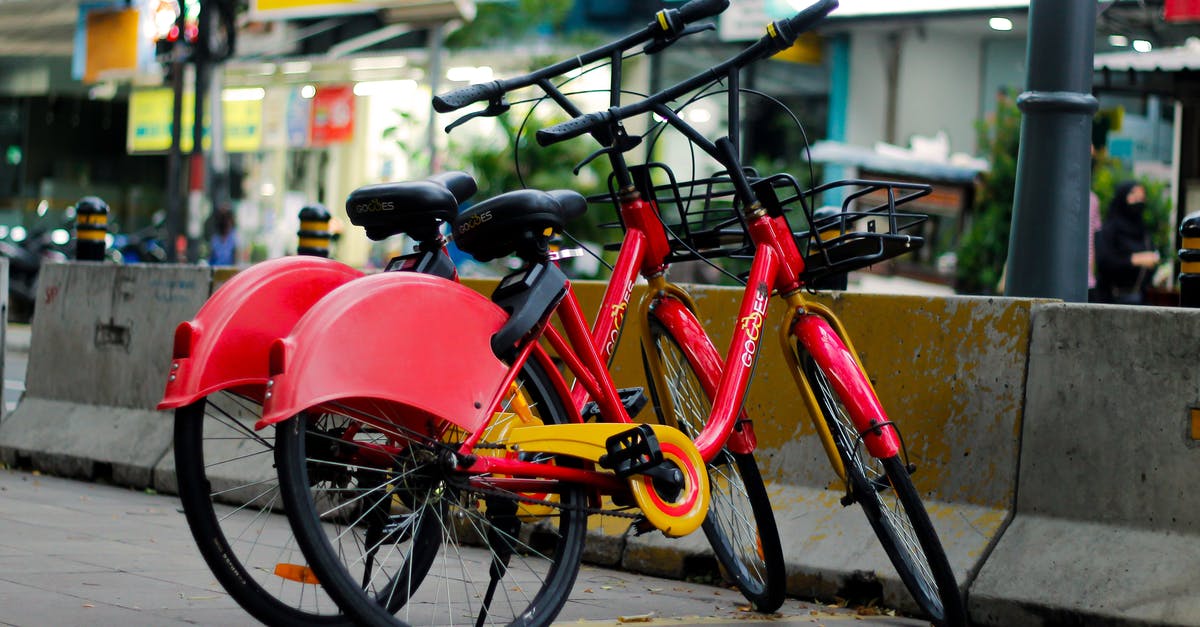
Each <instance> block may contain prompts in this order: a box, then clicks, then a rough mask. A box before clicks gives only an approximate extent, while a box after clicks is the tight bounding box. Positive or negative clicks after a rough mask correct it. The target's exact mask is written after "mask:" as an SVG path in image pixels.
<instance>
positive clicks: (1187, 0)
mask: <svg viewBox="0 0 1200 627" xmlns="http://www.w3.org/2000/svg"><path fill="white" fill-rule="evenodd" d="M1163 19H1164V20H1166V21H1168V22H1196V21H1200V0H1167V1H1166V3H1165V4H1164V5H1163Z"/></svg>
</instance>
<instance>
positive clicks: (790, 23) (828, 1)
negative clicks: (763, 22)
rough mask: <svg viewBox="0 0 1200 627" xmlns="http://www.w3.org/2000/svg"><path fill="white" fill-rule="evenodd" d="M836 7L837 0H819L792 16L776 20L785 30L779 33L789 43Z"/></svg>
mask: <svg viewBox="0 0 1200 627" xmlns="http://www.w3.org/2000/svg"><path fill="white" fill-rule="evenodd" d="M836 8H838V0H820V1H819V2H815V3H813V4H811V5H809V6H808V7H807V8H805V9H804V10H803V11H801V12H799V13H797V14H795V15H793V16H792V17H789V18H788V19H786V20H783V21H782V22H777V24H780V26H782V27H783V28H784V29H786V32H780V33H779V34H780V35H781V36H783V37H784V38H785V39H787V41H788V43H789V44H790V43H791V42H793V41H795V40H796V38H797V37H799V36H800V33H803V32H804V31H806V30H808V29H810V28H812V27H813V26H816V25H817V23H818V22H820V21H821V20H823V19H825V16H826V15H829V14H830V13H832V12H833V10H834V9H836Z"/></svg>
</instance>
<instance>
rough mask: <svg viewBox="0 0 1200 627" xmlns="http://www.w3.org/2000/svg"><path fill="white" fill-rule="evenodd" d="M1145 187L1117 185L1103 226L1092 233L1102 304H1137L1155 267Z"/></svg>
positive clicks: (1144, 296) (1156, 263)
mask: <svg viewBox="0 0 1200 627" xmlns="http://www.w3.org/2000/svg"><path fill="white" fill-rule="evenodd" d="M1145 210H1146V188H1144V187H1142V186H1141V184H1140V183H1136V182H1134V181H1126V182H1124V183H1121V184H1120V185H1118V186H1117V189H1116V193H1114V194H1113V199H1112V202H1111V203H1110V204H1109V206H1108V215H1107V216H1105V218H1104V224H1103V226H1101V227H1100V231H1099V232H1097V233H1096V242H1095V244H1096V291H1097V292H1098V293H1099V295H1100V298H1101V300H1102V301H1103V302H1109V303H1118V304H1124V305H1140V304H1143V303H1144V302H1145V301H1146V288H1147V287H1148V286H1149V284H1150V279H1151V278H1152V277H1153V274H1154V268H1155V266H1157V265H1158V253H1157V252H1156V251H1155V250H1154V248H1153V246H1152V245H1151V243H1150V232H1149V231H1148V230H1147V229H1146V222H1145V217H1144V214H1145Z"/></svg>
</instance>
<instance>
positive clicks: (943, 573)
mask: <svg viewBox="0 0 1200 627" xmlns="http://www.w3.org/2000/svg"><path fill="white" fill-rule="evenodd" d="M801 353H802V359H800V363H801V364H803V370H804V376H805V378H806V379H807V380H808V382H809V385H810V386H811V387H812V390H813V393H814V394H815V395H816V397H817V402H818V404H819V405H820V407H821V411H822V413H823V414H824V419H825V422H826V424H828V425H829V429H830V432H831V433H832V435H833V440H834V442H835V444H836V445H837V448H838V452H839V453H840V454H841V457H842V462H843V464H844V465H845V468H846V475H847V479H848V481H849V483H850V489H851V492H852V494H853V496H854V499H855V501H856V502H857V503H858V504H859V505H861V506H862V508H863V512H864V513H865V514H866V516H867V520H868V521H869V522H870V523H871V528H872V529H873V530H874V531H875V535H876V536H877V537H878V538H879V541H880V544H881V545H882V546H883V549H884V551H885V552H886V553H887V555H888V558H889V559H890V560H891V562H892V565H893V566H894V567H895V568H896V572H897V573H898V574H899V575H900V580H901V581H902V582H903V583H904V586H905V588H907V589H908V591H909V594H911V595H912V597H913V599H914V600H915V601H916V602H917V605H918V606H919V607H920V608H921V610H922V611H923V612H925V613H926V614H927V615H928V616H929V617H930V618H931V619H933V621H934V622H935V623H939V624H953V625H957V624H964V623H965V614H964V610H963V607H962V601H961V597H960V596H959V593H958V586H957V583H956V581H955V579H954V574H953V571H952V570H951V568H950V564H949V562H948V561H947V559H946V554H945V551H944V550H943V549H942V545H941V542H940V541H939V540H938V537H937V532H936V531H935V530H934V528H933V524H932V522H931V521H930V520H929V515H928V514H927V513H926V511H925V506H924V505H923V504H922V503H921V499H920V496H919V495H918V493H917V491H916V489H915V488H914V487H913V485H912V480H911V478H910V477H909V474H908V470H907V468H906V467H905V465H904V463H903V462H902V460H901V459H900V457H899V456H894V457H890V458H886V459H876V458H874V457H872V456H871V455H870V454H869V453H868V452H867V450H866V448H865V447H864V446H863V445H862V443H861V441H860V440H859V437H858V430H857V429H856V428H855V426H854V422H853V421H852V420H851V418H850V415H849V413H848V412H847V410H846V407H845V405H844V403H843V402H842V400H841V398H839V396H838V394H837V391H836V390H834V388H833V385H832V384H830V382H829V379H828V378H827V377H826V376H825V373H824V372H822V371H821V369H820V368H818V367H817V365H816V362H815V361H814V360H813V359H812V357H811V356H810V355H808V354H806V353H803V352H802V351H801Z"/></svg>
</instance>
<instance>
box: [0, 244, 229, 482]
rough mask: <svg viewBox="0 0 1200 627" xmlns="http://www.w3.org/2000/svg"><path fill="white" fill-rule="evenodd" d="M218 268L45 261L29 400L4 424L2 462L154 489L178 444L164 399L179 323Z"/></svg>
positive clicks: (201, 300)
mask: <svg viewBox="0 0 1200 627" xmlns="http://www.w3.org/2000/svg"><path fill="white" fill-rule="evenodd" d="M211 275H212V272H211V270H210V269H208V268H207V267H202V266H184V265H129V266H122V265H113V264H103V263H89V262H74V263H68V264H52V265H47V266H46V267H44V268H43V269H42V271H41V275H40V276H39V280H38V292H37V293H38V303H37V312H36V315H35V316H34V319H33V325H32V326H33V328H32V340H31V343H32V347H33V348H32V350H31V351H30V355H29V364H28V370H27V374H26V385H25V397H24V399H23V400H22V402H21V403H20V405H18V406H17V409H16V410H15V411H14V412H13V413H12V415H11V416H9V417H8V418H6V419H4V421H3V422H2V423H0V461H4V462H5V463H8V464H14V463H29V464H32V465H33V467H35V468H38V469H41V470H44V471H46V472H51V473H54V474H61V475H66V476H74V477H83V478H92V477H96V476H98V475H111V479H112V480H113V481H115V482H117V483H121V484H125V485H132V486H149V485H150V481H151V470H152V469H153V467H154V466H155V464H157V463H158V461H159V460H160V459H161V458H162V457H163V456H164V455H165V454H166V453H167V452H168V450H169V449H170V446H171V438H172V428H173V424H172V422H171V420H170V415H169V414H166V413H161V412H156V411H154V410H153V409H152V408H153V407H154V406H155V404H156V403H157V402H158V400H159V399H160V398H161V396H162V390H163V383H164V380H165V379H164V377H165V376H166V372H167V368H168V366H169V365H170V361H171V351H170V347H171V338H172V332H173V330H174V328H175V325H177V324H178V323H179V321H181V320H187V319H189V318H191V317H192V316H193V315H194V314H195V313H196V311H197V310H198V309H199V308H200V306H201V305H202V304H203V303H204V301H205V300H206V299H207V298H208V295H209V290H210V286H211V283H212V278H211Z"/></svg>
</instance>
